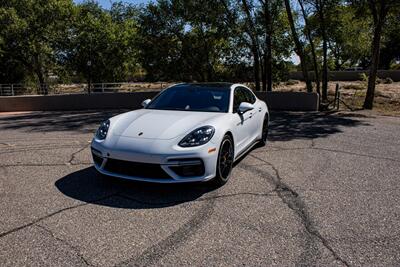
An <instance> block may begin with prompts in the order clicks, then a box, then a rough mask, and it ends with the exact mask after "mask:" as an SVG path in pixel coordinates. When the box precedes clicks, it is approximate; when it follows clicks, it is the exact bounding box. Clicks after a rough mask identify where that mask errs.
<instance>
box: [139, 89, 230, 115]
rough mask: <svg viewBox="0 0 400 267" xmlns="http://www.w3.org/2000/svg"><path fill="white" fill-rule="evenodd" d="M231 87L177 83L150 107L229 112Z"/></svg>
mask: <svg viewBox="0 0 400 267" xmlns="http://www.w3.org/2000/svg"><path fill="white" fill-rule="evenodd" d="M229 92H230V88H229V87H206V86H196V85H176V86H173V87H171V88H168V89H166V90H164V91H163V92H162V93H161V94H159V95H158V96H157V97H156V98H155V99H154V100H153V101H151V102H150V104H149V105H148V106H147V107H146V108H148V109H162V110H183V111H205V112H228V109H229V97H230V96H229Z"/></svg>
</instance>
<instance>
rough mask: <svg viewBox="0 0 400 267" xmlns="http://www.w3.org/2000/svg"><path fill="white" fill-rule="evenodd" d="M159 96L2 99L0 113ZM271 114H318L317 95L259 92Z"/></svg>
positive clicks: (112, 105) (128, 104)
mask: <svg viewBox="0 0 400 267" xmlns="http://www.w3.org/2000/svg"><path fill="white" fill-rule="evenodd" d="M157 93H158V92H137V93H96V94H91V95H87V94H71V95H50V96H12V97H11V96H6V97H0V111H50V110H87V109H120V108H121V109H125V108H126V109H138V108H140V107H141V103H142V101H143V100H145V99H147V98H153V97H154V96H155V95H156V94H157ZM257 96H258V97H259V98H260V99H262V100H264V101H266V102H267V104H268V107H269V108H270V109H272V110H296V111H315V110H317V109H318V95H317V94H316V93H301V92H268V93H265V92H257Z"/></svg>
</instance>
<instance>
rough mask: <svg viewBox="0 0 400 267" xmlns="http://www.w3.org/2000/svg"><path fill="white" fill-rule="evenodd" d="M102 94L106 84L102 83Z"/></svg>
mask: <svg viewBox="0 0 400 267" xmlns="http://www.w3.org/2000/svg"><path fill="white" fill-rule="evenodd" d="M101 92H102V93H104V83H101Z"/></svg>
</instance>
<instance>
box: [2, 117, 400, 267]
mask: <svg viewBox="0 0 400 267" xmlns="http://www.w3.org/2000/svg"><path fill="white" fill-rule="evenodd" d="M119 112H122V111H105V112H104V111H103V112H102V111H86V112H34V113H23V114H5V115H0V266H24V265H26V266H87V265H89V266H160V265H165V266H188V265H195V266H238V265H241V266H243V265H247V266H268V265H279V266H282V265H307V266H309V265H319V266H360V265H363V266H365V265H369V266H371V265H374V266H376V265H380V266H396V265H397V266H398V265H400V153H399V150H400V118H395V117H383V116H373V115H365V114H363V113H336V114H330V115H326V114H321V113H288V112H286V113H284V112H281V113H273V114H272V115H271V129H270V139H269V143H268V145H267V146H266V147H262V148H255V149H253V150H252V151H251V152H250V153H248V154H247V155H246V157H245V158H243V159H242V160H241V161H240V162H238V163H237V164H236V166H235V168H234V169H233V173H232V177H231V180H230V181H229V183H228V184H226V185H225V186H223V187H221V188H215V187H212V186H210V185H209V184H207V183H198V184H185V185H157V184H146V183H137V182H131V181H123V180H119V179H115V178H104V177H102V176H100V175H98V174H97V173H96V171H95V170H94V168H93V167H92V160H91V156H90V149H89V146H90V140H91V138H92V136H93V133H94V131H95V129H96V128H97V126H98V124H99V122H101V121H102V120H103V119H105V118H108V117H109V116H112V115H113V114H117V113H119Z"/></svg>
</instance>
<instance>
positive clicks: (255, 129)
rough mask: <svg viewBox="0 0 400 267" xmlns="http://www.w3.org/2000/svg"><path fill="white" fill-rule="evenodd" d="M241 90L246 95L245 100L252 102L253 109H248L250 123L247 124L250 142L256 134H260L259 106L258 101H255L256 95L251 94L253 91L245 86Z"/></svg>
mask: <svg viewBox="0 0 400 267" xmlns="http://www.w3.org/2000/svg"><path fill="white" fill-rule="evenodd" d="M241 88H242V90H243V91H244V94H245V95H246V102H248V103H250V104H253V105H254V109H253V110H250V111H248V112H249V113H250V114H249V115H250V117H251V118H250V121H249V122H250V123H249V124H248V127H249V129H248V132H249V138H250V139H251V140H250V142H252V141H254V140H255V139H256V138H257V137H258V135H259V134H260V131H261V130H260V125H259V122H260V116H261V112H259V109H260V108H261V106H260V103H259V101H257V98H256V96H255V95H254V94H253V92H252V91H251V90H250V89H248V88H246V87H241Z"/></svg>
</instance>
